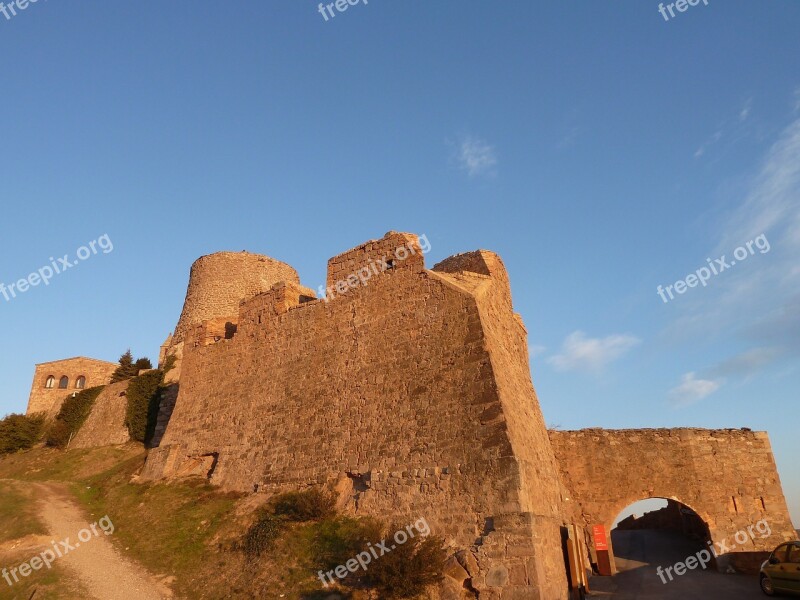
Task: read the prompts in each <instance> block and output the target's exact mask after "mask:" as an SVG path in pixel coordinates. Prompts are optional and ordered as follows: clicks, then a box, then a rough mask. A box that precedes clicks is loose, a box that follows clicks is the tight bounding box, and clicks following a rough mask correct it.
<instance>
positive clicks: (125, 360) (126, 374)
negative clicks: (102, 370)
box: [111, 348, 138, 383]
mask: <svg viewBox="0 0 800 600" xmlns="http://www.w3.org/2000/svg"><path fill="white" fill-rule="evenodd" d="M137 372H138V371H136V367H135V366H134V364H133V354H131V350H130V348H128V350H127V351H126V352H125V354H123V355H122V356H120V357H119V366H118V367H117V370H116V371H114V374H113V375H112V376H111V383H117V382H118V381H125V380H126V379H130V378H131V377H134V376H135V375H136V373H137Z"/></svg>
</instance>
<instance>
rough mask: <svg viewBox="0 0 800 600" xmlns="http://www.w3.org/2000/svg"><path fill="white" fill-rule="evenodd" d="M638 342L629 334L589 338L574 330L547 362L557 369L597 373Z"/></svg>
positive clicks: (638, 340)
mask: <svg viewBox="0 0 800 600" xmlns="http://www.w3.org/2000/svg"><path fill="white" fill-rule="evenodd" d="M640 342H641V340H640V339H639V338H637V337H635V336H633V335H629V334H616V335H609V336H607V337H604V338H589V337H586V334H585V333H584V332H582V331H575V332H573V333H571V334H569V335H568V336H567V338H566V339H565V340H564V343H563V344H562V346H561V351H560V353H559V354H556V355H555V356H552V357H550V358H549V359H548V361H547V362H548V363H550V364H551V365H553V367H554V368H556V369H557V370H559V371H589V372H594V373H599V372H601V371H603V370H604V369H605V368H606V367H607V366H608V365H609V364H611V363H612V362H614V361H615V360H617V359H618V358H620V357H621V356H622V355H624V354H625V353H626V352H628V351H629V350H630V349H631V348H633V347H635V346H636V345H638V344H639V343H640Z"/></svg>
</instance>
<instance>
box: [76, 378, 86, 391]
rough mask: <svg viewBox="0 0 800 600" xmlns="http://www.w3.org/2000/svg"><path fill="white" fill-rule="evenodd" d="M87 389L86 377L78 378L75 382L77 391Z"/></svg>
mask: <svg viewBox="0 0 800 600" xmlns="http://www.w3.org/2000/svg"><path fill="white" fill-rule="evenodd" d="M85 387H86V377H84V376H83V375H81V376H80V377H78V378H77V379H76V380H75V389H77V390H82V389H83V388H85Z"/></svg>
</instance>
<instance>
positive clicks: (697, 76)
mask: <svg viewBox="0 0 800 600" xmlns="http://www.w3.org/2000/svg"><path fill="white" fill-rule="evenodd" d="M799 26H800V3H798V2H796V1H795V0H773V1H771V2H752V1H751V2H744V1H738V0H725V2H722V1H721V0H710V2H709V4H708V6H704V5H703V4H702V3H701V4H700V5H698V6H696V7H690V8H689V9H688V10H687V11H686V12H684V13H678V14H676V16H675V17H674V18H672V19H670V20H669V21H665V20H664V19H663V18H662V16H661V15H660V14H659V12H658V4H657V3H656V2H652V1H650V0H617V1H614V2H611V1H605V2H597V1H589V0H582V1H574V2H569V1H568V2H538V1H537V2H527V1H526V2H523V1H521V0H520V1H511V0H510V1H508V2H503V3H497V2H472V1H470V2H456V1H455V0H452V1H451V0H441V1H438V2H428V3H421V2H420V3H408V2H402V3H401V2H390V1H389V0H370V1H369V3H368V4H366V5H365V4H363V3H359V4H357V5H355V6H352V7H350V8H349V9H348V10H347V12H344V13H340V14H337V16H336V17H333V18H330V17H329V19H328V21H325V19H324V18H323V17H322V15H321V14H320V13H319V12H318V10H317V3H314V2H310V1H308V2H307V1H305V0H293V1H292V2H288V1H287V2H255V1H252V0H251V1H247V2H244V1H242V2H234V3H227V4H225V5H223V4H220V3H218V2H216V3H211V2H191V3H190V2H186V1H175V2H171V3H163V2H153V1H149V0H145V1H139V2H135V3H110V2H99V1H89V0H87V1H84V2H81V3H66V2H47V1H41V0H40V1H39V2H38V3H36V4H32V5H30V6H29V7H28V8H27V9H26V10H25V11H22V12H19V14H17V16H14V17H12V18H11V19H10V20H7V19H5V18H4V17H2V15H0V56H2V57H3V58H2V75H1V76H0V97H2V98H3V102H2V109H1V110H0V164H2V178H0V201H2V206H3V215H4V219H3V225H4V226H3V238H2V246H3V252H2V255H1V257H0V281H2V282H3V283H5V284H6V285H8V284H9V283H11V282H14V281H16V280H18V279H19V278H22V277H26V276H27V275H28V274H29V273H31V272H33V271H36V270H37V269H39V268H40V267H42V266H44V265H47V264H49V262H50V260H49V258H50V257H54V258H57V257H61V256H63V255H65V254H69V255H70V256H72V257H73V258H74V254H75V252H76V250H77V249H78V248H79V247H80V246H83V245H84V244H87V243H88V242H90V241H92V240H96V239H98V238H99V237H100V236H102V235H104V234H106V235H108V239H110V240H111V241H112V243H113V247H114V249H113V251H112V252H109V253H103V252H98V254H97V255H93V256H91V257H89V258H88V259H87V260H85V261H83V262H81V263H80V264H79V265H78V266H77V267H74V268H72V269H70V270H68V271H66V272H64V273H62V274H60V275H58V276H55V277H54V278H53V279H52V281H51V282H50V284H49V285H48V286H46V287H45V286H42V285H39V286H38V287H35V288H31V289H29V290H27V291H26V292H24V293H21V294H19V295H18V297H16V298H12V299H11V300H10V301H5V300H4V298H2V297H0V318H1V319H2V325H3V334H4V338H5V346H4V347H5V351H4V359H3V361H2V367H0V372H2V375H3V380H4V381H5V382H6V387H5V393H4V394H3V395H2V397H0V413H4V412H11V411H24V409H25V405H26V401H27V396H28V391H29V386H30V380H31V376H32V373H33V365H34V364H35V363H37V362H43V361H48V360H54V359H58V358H63V357H69V356H75V355H87V356H93V357H97V358H103V359H110V360H116V359H117V358H118V357H119V355H120V354H121V353H122V352H123V351H124V350H125V349H126V348H128V347H131V348H132V349H133V351H134V353H135V354H137V355H147V356H150V357H151V358H154V359H155V358H157V355H158V347H159V345H160V344H161V342H162V341H163V340H164V338H165V337H166V336H167V334H168V333H169V331H170V330H171V329H172V328H174V326H175V323H176V322H177V319H178V315H179V313H180V309H181V306H182V301H183V295H184V293H185V288H186V283H187V278H188V271H189V266H190V265H191V263H192V262H193V261H194V260H195V259H196V258H197V257H198V256H200V255H202V254H207V253H210V252H214V251H217V250H243V249H247V250H249V251H253V252H259V253H264V254H268V255H270V256H274V257H276V258H278V259H281V260H284V261H286V262H288V263H290V264H292V265H293V266H294V267H295V268H297V269H298V271H299V272H300V274H301V278H302V280H303V282H304V283H305V284H306V285H308V286H309V287H313V288H315V289H316V288H317V286H318V285H319V284H321V283H323V282H324V278H325V265H326V260H327V259H328V258H329V257H330V256H333V255H335V254H337V253H339V252H341V251H343V250H346V249H348V248H350V247H352V246H355V245H357V244H359V243H361V242H363V241H365V240H368V239H371V238H377V237H380V236H382V235H383V234H384V233H385V232H386V231H388V230H390V229H394V230H402V231H412V232H416V233H420V234H421V233H424V234H426V235H427V236H428V239H429V240H430V242H431V245H432V250H431V252H430V254H429V256H428V257H427V260H428V265H429V266H432V265H433V264H434V263H435V262H437V261H438V260H441V259H442V258H445V257H446V256H449V255H451V254H454V253H457V252H462V251H467V250H472V249H476V248H486V249H490V250H494V251H496V252H498V253H499V254H500V255H501V256H502V257H503V259H504V261H505V263H506V266H507V267H508V269H509V272H510V275H511V281H512V289H513V294H514V301H515V306H516V308H517V310H518V311H519V312H520V313H521V314H522V316H523V318H524V320H525V323H526V325H527V328H528V331H529V334H530V343H531V349H532V356H533V358H532V368H533V377H534V383H535V385H536V387H537V391H538V393H539V396H540V400H541V404H542V408H543V410H544V412H545V416H546V419H547V421H548V423H549V424H550V425H552V426H556V425H558V426H560V427H562V428H564V429H572V428H581V427H590V426H602V427H609V428H621V427H675V426H696V427H737V428H738V427H750V428H753V429H758V430H767V431H769V432H770V435H771V438H772V443H773V448H774V451H775V454H776V459H777V462H778V467H779V469H780V471H781V476H782V479H783V483H784V487H785V491H786V493H787V496H788V499H789V502H790V505H791V508H792V511H793V517H794V519H795V522H796V524H798V525H800V471H799V470H798V469H797V456H798V453H800V442H799V441H798V439H800V437H799V436H798V421H799V420H800V419H799V418H798V414H799V412H798V411H799V410H800V408H798V405H797V397H798V395H797V390H798V388H799V387H800V371H798V358H800V267H799V266H798V265H799V264H800V263H799V261H798V257H800V37H798V35H797V31H798V27H799ZM761 234H764V235H765V237H766V239H767V240H768V242H769V245H770V249H769V251H768V252H764V253H762V252H760V251H758V250H756V251H755V252H754V253H753V254H751V255H748V257H747V259H746V260H742V261H740V262H739V263H738V264H736V265H735V266H732V267H730V268H729V269H726V270H725V271H724V272H721V273H719V275H716V276H713V277H711V278H710V279H709V281H708V282H707V285H706V286H705V287H703V286H700V285H697V286H696V287H693V288H689V289H685V290H684V293H683V294H681V295H676V296H675V298H674V299H673V300H671V301H670V302H668V303H664V302H663V301H662V299H661V298H660V297H659V295H658V293H657V286H659V285H662V286H667V285H674V284H675V282H676V281H678V280H680V279H685V278H686V277H687V275H689V274H691V273H694V272H696V271H697V270H698V269H700V268H701V267H704V266H706V264H707V263H706V259H708V258H711V259H714V258H719V257H721V256H722V255H723V254H724V255H726V256H727V261H730V259H731V255H732V253H733V251H734V249H735V248H737V247H739V246H740V245H743V244H745V243H746V242H748V241H751V240H754V239H755V238H756V237H757V236H759V235H761Z"/></svg>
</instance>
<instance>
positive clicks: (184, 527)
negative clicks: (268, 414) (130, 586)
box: [0, 444, 432, 600]
mask: <svg viewBox="0 0 800 600" xmlns="http://www.w3.org/2000/svg"><path fill="white" fill-rule="evenodd" d="M145 456H146V455H145V452H144V450H142V448H141V446H139V445H136V444H130V445H128V446H124V447H117V448H100V449H91V450H70V451H67V452H64V451H60V450H52V449H46V448H37V449H34V450H31V451H27V452H24V453H18V454H14V455H10V456H6V457H4V458H2V459H0V480H7V481H6V482H4V485H5V486H6V488H2V489H3V491H4V492H5V490H6V489H8V490H11V489H22V490H24V489H25V482H35V481H61V482H67V483H69V484H70V486H71V490H72V492H73V494H74V496H75V498H76V500H77V501H78V502H79V503H80V504H81V505H82V506H83V507H84V508H85V510H86V512H87V513H88V515H91V517H92V518H93V519H97V518H99V517H101V516H103V515H108V516H109V517H110V519H111V520H112V522H113V523H114V527H115V531H114V534H113V536H111V537H110V538H109V539H110V540H111V541H112V542H113V543H114V544H115V545H117V547H118V548H119V549H120V551H121V552H122V553H123V554H125V555H128V556H130V557H132V558H134V559H136V560H137V561H139V562H140V563H141V564H143V565H144V566H145V567H147V568H148V569H149V570H150V571H151V572H152V573H153V574H155V575H157V576H158V577H159V578H161V579H162V581H164V582H166V583H168V584H169V585H170V586H171V588H172V589H173V591H174V593H175V596H176V597H177V598H192V599H202V598H214V599H220V600H221V599H234V598H235V599H253V600H255V599H271V598H275V599H279V598H280V599H284V600H292V599H296V600H312V599H313V600H322V599H328V598H340V599H344V598H352V599H353V600H359V599H362V600H366V599H368V598H375V597H376V593H375V592H374V591H372V592H370V591H369V590H367V589H358V588H360V587H361V588H363V587H365V586H364V585H363V584H362V583H361V582H355V584H352V582H351V585H350V587H349V588H347V589H346V590H345V589H342V590H341V594H340V595H339V594H336V595H332V592H333V591H334V588H329V589H327V590H326V589H325V588H323V586H322V584H321V582H320V581H319V579H318V578H317V575H316V573H317V571H318V569H317V567H318V566H319V560H318V554H319V552H318V551H317V547H318V546H319V540H320V536H321V535H322V534H323V533H325V532H330V531H337V532H338V531H340V530H342V531H343V530H348V531H349V533H350V534H352V531H350V529H352V525H351V522H352V519H350V520H348V519H346V518H344V517H339V516H332V517H326V518H325V519H323V518H322V517H320V519H316V520H313V519H312V520H308V521H303V520H302V519H285V518H284V519H283V520H281V521H280V523H279V524H278V525H279V527H277V528H276V529H275V531H274V532H273V531H270V532H269V535H267V536H266V537H262V539H259V543H263V548H261V547H260V549H259V552H258V554H257V555H253V553H247V552H245V551H244V550H245V548H246V546H247V544H246V543H245V542H246V541H247V539H248V538H247V535H248V532H250V535H251V536H252V533H253V531H254V530H255V529H254V528H253V524H254V522H256V521H257V520H258V519H259V518H261V519H262V520H263V519H264V518H265V517H264V516H265V514H266V513H265V508H264V506H263V505H264V502H265V497H264V495H260V494H259V495H252V494H249V495H244V494H235V493H222V492H220V491H218V490H216V489H214V488H213V487H212V486H210V485H209V484H208V483H207V482H206V481H205V480H204V479H194V480H184V481H181V482H179V483H176V482H172V483H169V484H164V483H158V484H141V483H135V482H132V481H136V475H137V473H138V472H139V471H140V469H141V468H142V465H143V464H144V459H145ZM21 493H22V492H15V493H8V494H6V493H3V494H2V496H0V522H2V523H6V522H7V521H9V519H7V518H5V517H6V516H8V515H21V518H16V517H15V519H11V521H14V522H13V523H8V524H7V525H5V527H4V528H3V527H0V540H2V539H4V538H5V539H9V538H19V537H22V536H25V535H33V534H37V533H42V532H43V530H42V527H41V524H39V523H38V522H37V520H36V516H35V515H36V512H35V509H34V508H31V506H33V505H32V504H31V503H30V502H29V501H28V500H26V499H25V497H24V495H20V494H21ZM87 518H88V516H87ZM267 518H268V519H272V518H273V517H271V516H269V515H267ZM275 518H277V517H275ZM343 524H344V525H345V526H346V527H344V528H343V527H342V525H343ZM356 525H357V523H356ZM348 527H349V528H350V529H348ZM362 529H363V528H362ZM370 531H371V530H370ZM362 534H363V532H362ZM329 537H330V536H329ZM340 537H341V536H340ZM347 542H348V543H350V542H351V540H347ZM328 543H329V545H330V540H328ZM333 545H334V546H337V545H338V546H340V547H341V548H338V549H339V551H342V548H344V549H345V550H346V551H347V552H349V551H350V547H348V546H347V544H346V543H345V542H344V541H343V540H342V539H339V538H335V539H334V542H333ZM399 554H400V553H398V557H399ZM346 556H352V555H351V554H346ZM6 562H7V561H6ZM389 562H390V561H387V563H389ZM417 562H423V561H419V560H418V561H417ZM336 564H339V563H336ZM393 568H394V567H393ZM400 568H401V569H402V568H406V566H405V565H401V567H400ZM417 568H419V567H417ZM426 568H428V569H429V565H426ZM375 571H376V572H377V571H378V567H375ZM392 575H394V576H397V574H396V573H395V574H392ZM428 576H429V577H430V575H428ZM55 583H56V584H57V583H58V582H57V581H56V582H55ZM51 587H52V586H51ZM55 588H58V586H57V585H56V586H55ZM73 593H74V592H73ZM0 594H2V592H0ZM36 597H37V598H40V596H39V595H37V596H36ZM51 597H52V598H60V597H62V596H59V595H55V596H51ZM63 597H64V598H74V597H76V596H74V595H72V596H70V595H64V596H63ZM381 597H386V596H385V595H382V596H381ZM422 597H429V596H426V595H424V596H422ZM430 597H432V596H430ZM2 598H3V596H2V595H0V599H2Z"/></svg>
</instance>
